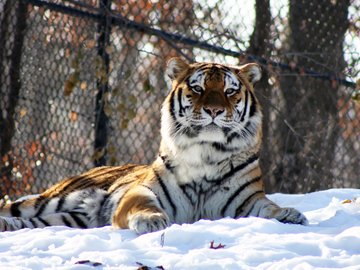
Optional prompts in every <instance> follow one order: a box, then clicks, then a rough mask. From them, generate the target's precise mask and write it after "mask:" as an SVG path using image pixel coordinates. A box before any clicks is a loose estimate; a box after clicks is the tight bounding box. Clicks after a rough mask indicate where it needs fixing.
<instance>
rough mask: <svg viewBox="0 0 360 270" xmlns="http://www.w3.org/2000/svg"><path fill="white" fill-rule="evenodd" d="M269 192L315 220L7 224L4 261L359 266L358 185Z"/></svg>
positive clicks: (47, 265)
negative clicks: (147, 228)
mask: <svg viewBox="0 0 360 270" xmlns="http://www.w3.org/2000/svg"><path fill="white" fill-rule="evenodd" d="M269 197H270V198H271V199H272V200H274V201H275V202H277V203H278V204H280V205H282V206H292V207H295V208H297V209H299V210H301V211H303V212H304V214H305V215H306V217H307V218H308V219H309V222H310V224H309V225H308V226H300V225H289V224H281V223H279V222H277V221H275V220H265V219H260V218H240V219H238V220H234V219H230V218H224V219H221V220H218V221H207V220H201V221H199V222H196V223H195V224H184V225H173V226H171V227H169V228H167V229H166V230H164V231H160V232H155V233H150V234H146V235H142V236H137V235H136V234H135V233H134V232H132V231H129V230H115V229H112V228H111V227H105V228H98V229H88V230H80V229H69V228H65V227H52V228H45V229H35V230H29V229H25V230H21V231H18V232H4V233H0V269H1V270H4V269H12V270H13V269H31V270H33V269H121V270H123V269H138V268H141V267H142V269H166V270H169V269H171V270H172V269H181V270H187V269H207V270H209V269H214V270H217V269H282V270H283V269H301V270H302V269H330V268H337V269H351V270H353V269H360V199H358V200H357V201H356V200H352V201H348V203H344V200H346V199H350V200H351V199H353V198H360V189H332V190H327V191H321V192H315V193H310V194H305V195H284V194H274V195H271V196H269ZM211 242H213V244H211ZM211 245H212V247H213V248H211ZM145 266H147V267H149V268H146V267H145Z"/></svg>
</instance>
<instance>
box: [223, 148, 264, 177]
mask: <svg viewBox="0 0 360 270" xmlns="http://www.w3.org/2000/svg"><path fill="white" fill-rule="evenodd" d="M258 159H259V154H258V153H256V154H254V155H252V156H251V157H249V158H248V159H247V160H246V161H245V162H244V163H241V164H240V165H238V166H236V167H234V166H232V167H231V170H230V171H229V172H228V173H226V174H225V175H224V176H223V177H222V179H226V178H229V177H231V176H233V175H234V174H235V173H237V172H238V171H241V170H242V169H244V168H245V167H246V166H248V165H250V164H251V163H253V162H254V161H256V160H258Z"/></svg>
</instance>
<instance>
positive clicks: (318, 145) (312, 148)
mask: <svg viewBox="0 0 360 270" xmlns="http://www.w3.org/2000/svg"><path fill="white" fill-rule="evenodd" d="M349 4H350V1H349V0H344V1H330V0H328V1H324V0H313V1H307V0H291V1H290V11H289V12H290V13H289V24H290V37H289V51H290V53H292V52H296V55H295V56H293V57H292V58H291V59H290V66H296V67H300V68H302V67H305V68H307V69H313V70H316V71H317V72H321V73H329V72H330V71H334V70H336V71H337V73H340V72H341V71H342V70H343V68H344V67H345V62H344V59H343V47H342V44H343V41H344V34H345V32H346V30H347V28H348V19H347V14H348V7H349ZM331 14H337V16H336V17H334V16H332V15H331ZM329 33H331V34H329ZM281 89H282V95H283V99H284V107H283V108H282V109H283V112H282V115H283V116H284V118H282V119H280V121H279V123H278V130H279V134H281V136H283V138H282V139H281V140H279V144H280V154H281V155H282V156H283V160H282V163H281V164H280V165H279V166H278V168H277V170H276V171H275V172H274V176H275V179H276V183H277V185H278V191H281V192H291V193H295V192H309V191H315V190H319V189H325V188H328V187H330V186H331V185H332V182H333V181H334V179H333V175H332V173H331V168H332V165H333V164H332V162H333V160H334V155H335V146H336V142H337V139H338V136H339V128H337V123H338V110H337V101H338V94H339V86H338V85H336V84H334V83H332V82H329V81H321V80H319V79H313V78H309V77H301V76H287V77H286V76H284V77H282V78H281Z"/></svg>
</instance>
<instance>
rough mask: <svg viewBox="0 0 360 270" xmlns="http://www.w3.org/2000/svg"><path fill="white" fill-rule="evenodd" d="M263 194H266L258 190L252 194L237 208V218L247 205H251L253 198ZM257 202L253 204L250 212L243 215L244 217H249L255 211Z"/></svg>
mask: <svg viewBox="0 0 360 270" xmlns="http://www.w3.org/2000/svg"><path fill="white" fill-rule="evenodd" d="M261 193H264V191H262V190H257V191H255V192H254V193H252V194H251V195H249V196H248V197H247V198H246V199H245V200H244V201H243V202H242V204H241V205H239V206H238V207H237V208H236V211H235V215H236V217H240V213H241V212H242V211H243V209H244V208H245V206H246V204H249V203H250V202H251V200H252V198H253V197H255V196H256V195H258V194H261ZM255 204H256V202H255V203H254V204H253V206H252V207H251V208H250V210H249V211H247V213H246V214H244V215H242V216H243V217H247V216H248V215H249V214H250V213H251V211H252V210H253V209H254V206H255Z"/></svg>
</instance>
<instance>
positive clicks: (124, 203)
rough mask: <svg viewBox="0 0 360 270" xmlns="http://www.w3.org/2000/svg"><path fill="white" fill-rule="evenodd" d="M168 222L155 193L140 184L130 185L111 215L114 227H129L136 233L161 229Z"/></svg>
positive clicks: (166, 225)
mask: <svg viewBox="0 0 360 270" xmlns="http://www.w3.org/2000/svg"><path fill="white" fill-rule="evenodd" d="M169 224H170V221H169V217H168V215H167V214H166V213H165V211H164V210H163V209H162V208H161V206H160V202H159V200H158V198H157V197H156V195H155V194H154V193H153V192H152V191H151V190H150V189H149V188H148V187H146V186H142V185H138V186H136V187H132V188H131V189H129V191H127V192H126V193H125V194H124V195H123V197H122V198H121V200H120V203H119V205H118V206H117V208H116V210H115V212H114V214H113V216H112V225H113V226H114V227H115V228H121V229H131V230H134V231H135V232H137V233H138V234H144V233H148V232H154V231H158V230H162V229H165V228H166V227H168V226H169Z"/></svg>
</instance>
